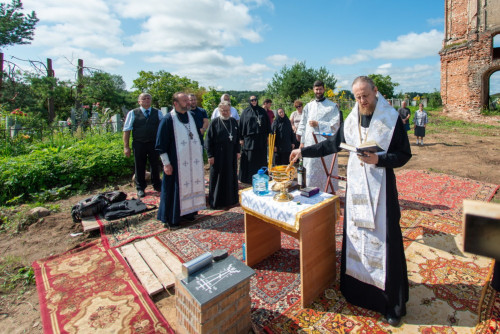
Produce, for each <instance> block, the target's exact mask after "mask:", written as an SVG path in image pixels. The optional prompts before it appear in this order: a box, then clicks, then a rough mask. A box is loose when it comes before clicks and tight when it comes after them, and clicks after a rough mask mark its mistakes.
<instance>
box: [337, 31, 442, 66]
mask: <svg viewBox="0 0 500 334" xmlns="http://www.w3.org/2000/svg"><path fill="white" fill-rule="evenodd" d="M442 40H443V33H442V32H440V31H437V30H436V29H432V30H431V31H429V32H424V33H421V34H416V33H409V34H407V35H402V36H398V37H397V39H396V40H395V41H381V42H380V44H379V45H378V46H377V47H376V48H375V49H373V50H359V51H358V53H356V54H353V55H350V56H348V57H342V58H335V59H332V61H331V62H332V63H333V64H337V65H352V64H356V63H359V62H362V61H368V60H370V59H416V58H424V57H429V56H436V55H437V54H438V52H439V50H440V49H441V43H442Z"/></svg>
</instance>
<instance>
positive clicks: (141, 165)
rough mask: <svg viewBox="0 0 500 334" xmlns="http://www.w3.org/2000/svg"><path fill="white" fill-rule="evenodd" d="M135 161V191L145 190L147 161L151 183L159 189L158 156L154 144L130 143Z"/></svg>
mask: <svg viewBox="0 0 500 334" xmlns="http://www.w3.org/2000/svg"><path fill="white" fill-rule="evenodd" d="M132 148H133V150H134V161H135V187H136V188H137V190H143V191H144V190H145V189H146V186H147V183H146V163H147V161H148V160H149V167H150V172H151V183H152V184H153V187H154V188H156V189H161V180H160V169H159V161H160V155H159V154H158V152H157V151H156V150H155V143H154V142H149V143H141V142H137V141H133V142H132Z"/></svg>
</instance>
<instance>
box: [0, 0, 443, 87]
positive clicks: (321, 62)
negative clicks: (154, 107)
mask: <svg viewBox="0 0 500 334" xmlns="http://www.w3.org/2000/svg"><path fill="white" fill-rule="evenodd" d="M4 2H8V1H4ZM22 3H23V5H24V12H28V11H31V10H34V11H35V12H36V14H37V17H38V18H39V19H40V21H39V22H38V24H37V26H36V29H35V36H34V40H33V41H32V43H31V44H29V45H19V46H10V47H8V48H4V49H3V50H2V51H3V52H4V58H5V60H9V61H11V62H14V63H16V64H17V65H18V66H19V67H20V68H22V69H25V70H28V69H30V68H31V65H30V63H29V62H27V61H23V60H35V61H40V62H42V63H46V59H47V58H51V59H52V62H53V67H54V70H55V74H56V76H57V77H58V78H60V79H63V80H67V79H71V80H75V78H76V65H77V63H78V59H83V61H84V66H86V67H89V68H91V69H98V70H102V71H105V72H108V73H111V74H117V75H121V76H122V77H123V79H124V81H125V83H126V85H127V89H129V90H132V89H133V80H134V79H136V78H137V77H138V72H139V71H141V70H144V71H152V72H158V71H160V70H163V71H167V72H170V73H172V74H176V75H179V76H185V77H188V78H189V79H192V80H196V81H198V83H199V84H200V85H201V86H203V87H205V88H209V87H214V88H216V89H218V90H263V89H265V88H266V86H267V84H268V82H270V80H271V79H272V78H273V76H274V74H275V73H276V72H278V71H279V70H280V69H281V68H282V67H283V66H284V65H286V66H292V65H293V64H294V63H295V62H298V61H304V62H305V63H306V66H307V67H310V68H311V67H312V68H315V69H319V68H320V67H325V68H326V69H327V70H328V71H329V72H330V73H331V74H333V75H334V76H335V78H336V79H337V90H340V89H350V85H351V83H352V80H353V79H354V78H355V77H357V76H359V75H368V74H374V73H377V74H382V75H389V76H391V78H392V80H393V82H396V83H399V86H398V87H396V89H395V92H396V93H399V92H433V91H435V90H438V91H439V88H440V58H439V54H438V52H439V50H440V49H441V47H442V40H443V33H444V0H420V1H417V2H415V1H409V0H379V1H374V0H309V1H294V0H276V1H271V0H183V1H181V0H142V1H137V0H83V1H82V0H43V1H42V0H23V1H22ZM14 57H15V58H14ZM20 59H23V60H20ZM311 86H312V83H311Z"/></svg>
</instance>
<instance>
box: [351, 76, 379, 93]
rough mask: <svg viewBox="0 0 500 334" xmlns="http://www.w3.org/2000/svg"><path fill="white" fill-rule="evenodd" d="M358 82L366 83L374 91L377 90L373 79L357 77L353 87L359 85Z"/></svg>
mask: <svg viewBox="0 0 500 334" xmlns="http://www.w3.org/2000/svg"><path fill="white" fill-rule="evenodd" d="M358 82H366V83H368V84H369V85H370V87H371V88H372V90H373V89H375V87H376V85H375V83H374V82H373V80H372V78H370V77H367V76H366V75H360V76H359V77H357V78H356V79H354V81H353V82H352V85H351V87H354V85H355V84H357V83H358Z"/></svg>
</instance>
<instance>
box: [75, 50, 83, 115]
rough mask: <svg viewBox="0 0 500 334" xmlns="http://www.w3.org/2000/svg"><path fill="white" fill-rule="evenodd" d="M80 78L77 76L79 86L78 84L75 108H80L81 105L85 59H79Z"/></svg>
mask: <svg viewBox="0 0 500 334" xmlns="http://www.w3.org/2000/svg"><path fill="white" fill-rule="evenodd" d="M77 70H78V78H77V86H76V101H75V108H76V109H78V108H80V107H81V101H80V95H81V94H82V88H83V84H82V80H83V59H78V68H77Z"/></svg>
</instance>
